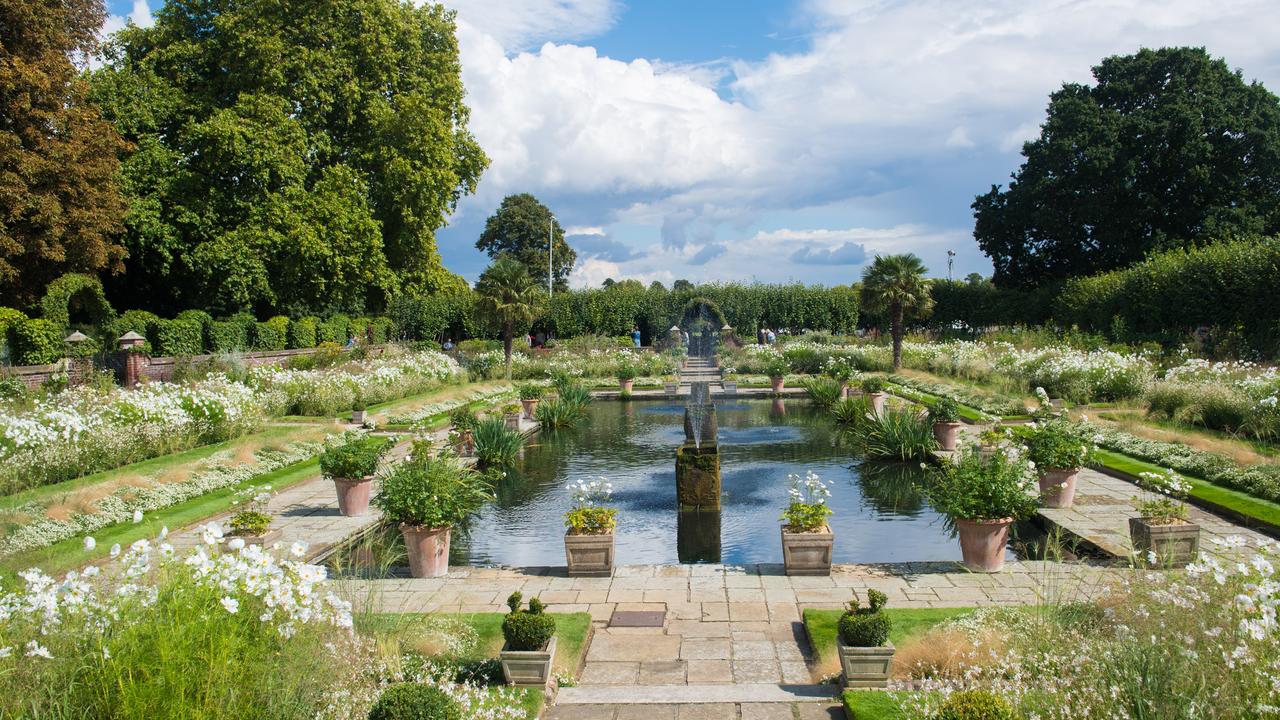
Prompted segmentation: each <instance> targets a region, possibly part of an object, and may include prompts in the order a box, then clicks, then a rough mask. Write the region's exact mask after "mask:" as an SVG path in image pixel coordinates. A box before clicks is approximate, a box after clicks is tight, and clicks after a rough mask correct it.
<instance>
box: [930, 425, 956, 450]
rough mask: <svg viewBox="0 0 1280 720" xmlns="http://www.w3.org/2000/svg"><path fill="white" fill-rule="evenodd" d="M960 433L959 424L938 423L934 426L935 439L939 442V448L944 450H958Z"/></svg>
mask: <svg viewBox="0 0 1280 720" xmlns="http://www.w3.org/2000/svg"><path fill="white" fill-rule="evenodd" d="M959 432H960V423H958V422H937V423H934V424H933V439H934V440H937V441H938V447H939V449H942V450H947V451H951V450H955V449H956V435H957V434H958V433H959Z"/></svg>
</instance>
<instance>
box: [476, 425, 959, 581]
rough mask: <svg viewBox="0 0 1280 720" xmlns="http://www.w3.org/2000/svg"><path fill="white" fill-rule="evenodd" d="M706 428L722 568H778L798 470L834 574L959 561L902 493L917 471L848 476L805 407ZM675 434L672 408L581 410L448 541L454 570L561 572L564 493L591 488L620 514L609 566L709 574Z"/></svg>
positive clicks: (914, 496) (708, 531)
mask: <svg viewBox="0 0 1280 720" xmlns="http://www.w3.org/2000/svg"><path fill="white" fill-rule="evenodd" d="M717 420H718V423H719V427H720V431H719V432H720V450H721V460H720V464H721V473H722V476H721V477H722V491H723V499H722V503H723V507H722V510H721V514H720V518H719V520H720V532H719V535H718V537H719V540H720V545H721V547H720V560H721V561H722V562H726V563H749V562H764V563H779V562H781V561H782V547H781V540H780V538H779V525H780V522H779V515H780V514H781V512H782V509H783V507H784V506H785V505H786V503H787V488H788V480H787V475H788V473H797V474H804V473H805V472H806V471H808V470H813V471H814V472H816V473H818V475H820V476H821V477H822V478H823V479H824V480H826V481H828V482H829V483H831V485H832V498H831V506H832V509H833V510H835V515H833V516H832V519H831V525H832V527H833V528H834V529H835V532H836V546H835V560H836V562H903V561H927V560H951V559H958V558H959V557H960V548H959V545H958V543H957V542H956V541H955V540H954V539H953V538H952V537H951V535H950V532H949V531H948V529H947V528H946V527H945V525H944V523H943V520H942V518H941V517H940V516H939V515H938V514H937V513H935V512H934V511H933V510H932V509H931V508H930V507H929V506H928V504H927V503H926V502H924V501H923V499H921V498H920V496H919V494H918V493H917V492H916V491H915V490H914V488H913V486H912V480H913V479H914V478H915V477H917V476H918V473H919V470H918V468H916V467H914V466H885V465H878V464H877V465H859V464H858V463H857V460H856V459H855V458H851V457H850V456H849V454H848V451H847V450H844V449H840V448H836V447H834V443H833V438H832V435H831V432H830V428H829V425H828V423H827V421H826V420H825V419H824V418H821V417H818V416H817V415H816V414H815V413H814V411H813V410H812V409H811V408H809V407H808V405H807V403H805V402H800V401H794V400H793V401H787V402H786V403H784V404H782V407H779V404H778V403H775V402H772V401H769V400H760V401H736V402H734V403H725V404H718V405H717ZM682 421H683V408H682V407H681V406H679V405H675V404H672V403H660V402H654V403H646V402H642V401H633V402H629V403H622V402H606V401H601V402H595V403H592V405H591V409H590V415H589V417H588V418H587V419H586V420H585V421H584V422H583V424H582V425H581V426H580V427H579V428H576V429H574V430H571V431H568V432H563V433H559V434H556V435H552V436H543V437H540V438H538V440H537V441H536V443H535V445H534V446H532V447H530V448H529V449H528V450H527V451H526V454H525V460H524V462H523V463H522V467H521V468H520V470H519V472H518V473H513V475H512V477H509V478H507V480H506V481H504V483H503V484H502V486H501V487H500V488H498V493H497V494H498V502H497V503H496V504H494V505H493V506H490V507H487V508H485V510H484V511H483V512H481V513H480V514H479V515H478V516H477V517H476V518H474V519H473V520H472V522H471V523H470V526H469V528H468V530H467V532H466V533H461V534H459V535H460V536H458V537H456V539H455V549H454V553H453V554H454V561H455V562H457V563H459V564H466V563H469V564H475V565H483V564H501V565H563V564H564V545H563V542H562V540H561V536H562V534H563V532H564V518H563V515H564V511H565V510H566V509H568V507H569V504H570V500H569V493H568V491H566V490H565V487H564V486H565V484H566V483H568V482H570V481H576V480H578V479H582V478H593V477H604V478H606V479H608V480H609V481H610V482H612V483H613V487H614V505H615V506H616V507H617V508H618V510H619V511H620V516H619V523H618V533H617V558H616V562H617V564H619V565H630V564H637V563H674V562H677V561H678V559H679V558H680V557H686V558H688V557H696V558H700V559H701V560H703V561H707V560H713V559H714V556H715V547H714V544H715V538H716V537H717V535H716V533H715V532H714V530H715V527H714V518H711V517H696V516H686V517H685V518H683V519H680V520H679V521H678V518H677V515H678V513H677V511H676V507H675V448H676V447H677V446H678V445H679V444H680V443H681V442H682V441H683V439H684V430H683V427H682ZM678 529H679V533H678V532H677V530H678ZM700 533H701V534H700ZM678 535H680V536H681V537H683V538H684V543H685V544H684V546H683V547H678V541H677V536H678Z"/></svg>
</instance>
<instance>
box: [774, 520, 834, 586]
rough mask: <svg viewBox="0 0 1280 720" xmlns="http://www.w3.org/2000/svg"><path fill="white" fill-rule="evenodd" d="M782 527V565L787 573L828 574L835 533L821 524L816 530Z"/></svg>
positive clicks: (829, 572)
mask: <svg viewBox="0 0 1280 720" xmlns="http://www.w3.org/2000/svg"><path fill="white" fill-rule="evenodd" d="M787 527H789V526H786V525H784V526H783V527H782V565H783V567H784V568H785V570H786V573H787V574H788V575H830V574H831V550H832V547H833V546H834V545H835V538H836V536H835V533H833V532H831V527H830V526H828V525H823V526H822V529H821V530H819V531H818V532H795V533H793V532H788V531H787Z"/></svg>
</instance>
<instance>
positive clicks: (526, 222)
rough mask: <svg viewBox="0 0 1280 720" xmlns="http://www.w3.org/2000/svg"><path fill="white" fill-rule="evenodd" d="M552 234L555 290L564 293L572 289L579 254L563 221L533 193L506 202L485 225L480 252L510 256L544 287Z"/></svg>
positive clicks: (507, 197) (477, 246) (479, 246)
mask: <svg viewBox="0 0 1280 720" xmlns="http://www.w3.org/2000/svg"><path fill="white" fill-rule="evenodd" d="M548 233H550V234H551V237H552V238H554V239H553V241H552V244H553V252H552V253H551V255H552V257H551V260H552V262H553V263H554V267H553V268H552V276H553V277H554V280H555V289H556V290H558V291H563V290H566V289H567V288H568V280H569V272H570V271H571V270H573V265H574V263H575V262H577V259H578V253H576V252H574V250H573V248H571V247H569V244H568V243H566V242H565V239H564V228H562V227H561V226H560V221H559V220H556V219H555V216H554V215H552V214H551V210H549V209H548V208H547V207H546V206H545V205H543V204H542V203H540V202H538V199H537V198H535V197H534V196H532V195H530V194H529V193H520V194H518V195H508V196H506V197H505V198H503V199H502V204H501V205H500V206H498V210H497V211H496V212H495V213H494V214H493V215H490V216H489V219H488V220H486V221H485V224H484V231H483V232H481V233H480V239H479V240H476V249H478V250H481V251H483V252H485V253H487V254H488V255H489V257H491V258H497V257H499V256H502V255H507V256H509V257H512V258H514V259H515V260H518V261H519V262H520V264H521V265H524V267H525V269H526V270H527V271H528V272H529V275H530V276H531V277H532V278H534V281H535V282H537V283H543V282H546V280H547V261H548V258H547V240H548Z"/></svg>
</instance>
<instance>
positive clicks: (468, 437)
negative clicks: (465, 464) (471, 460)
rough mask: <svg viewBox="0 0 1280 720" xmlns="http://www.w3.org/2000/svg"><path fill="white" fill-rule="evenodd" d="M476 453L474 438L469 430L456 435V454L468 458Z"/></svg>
mask: <svg viewBox="0 0 1280 720" xmlns="http://www.w3.org/2000/svg"><path fill="white" fill-rule="evenodd" d="M475 451H476V436H475V434H474V433H472V431H470V430H463V431H461V432H459V433H458V454H459V455H462V456H464V457H467V456H470V455H471V453H473V452H475Z"/></svg>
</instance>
